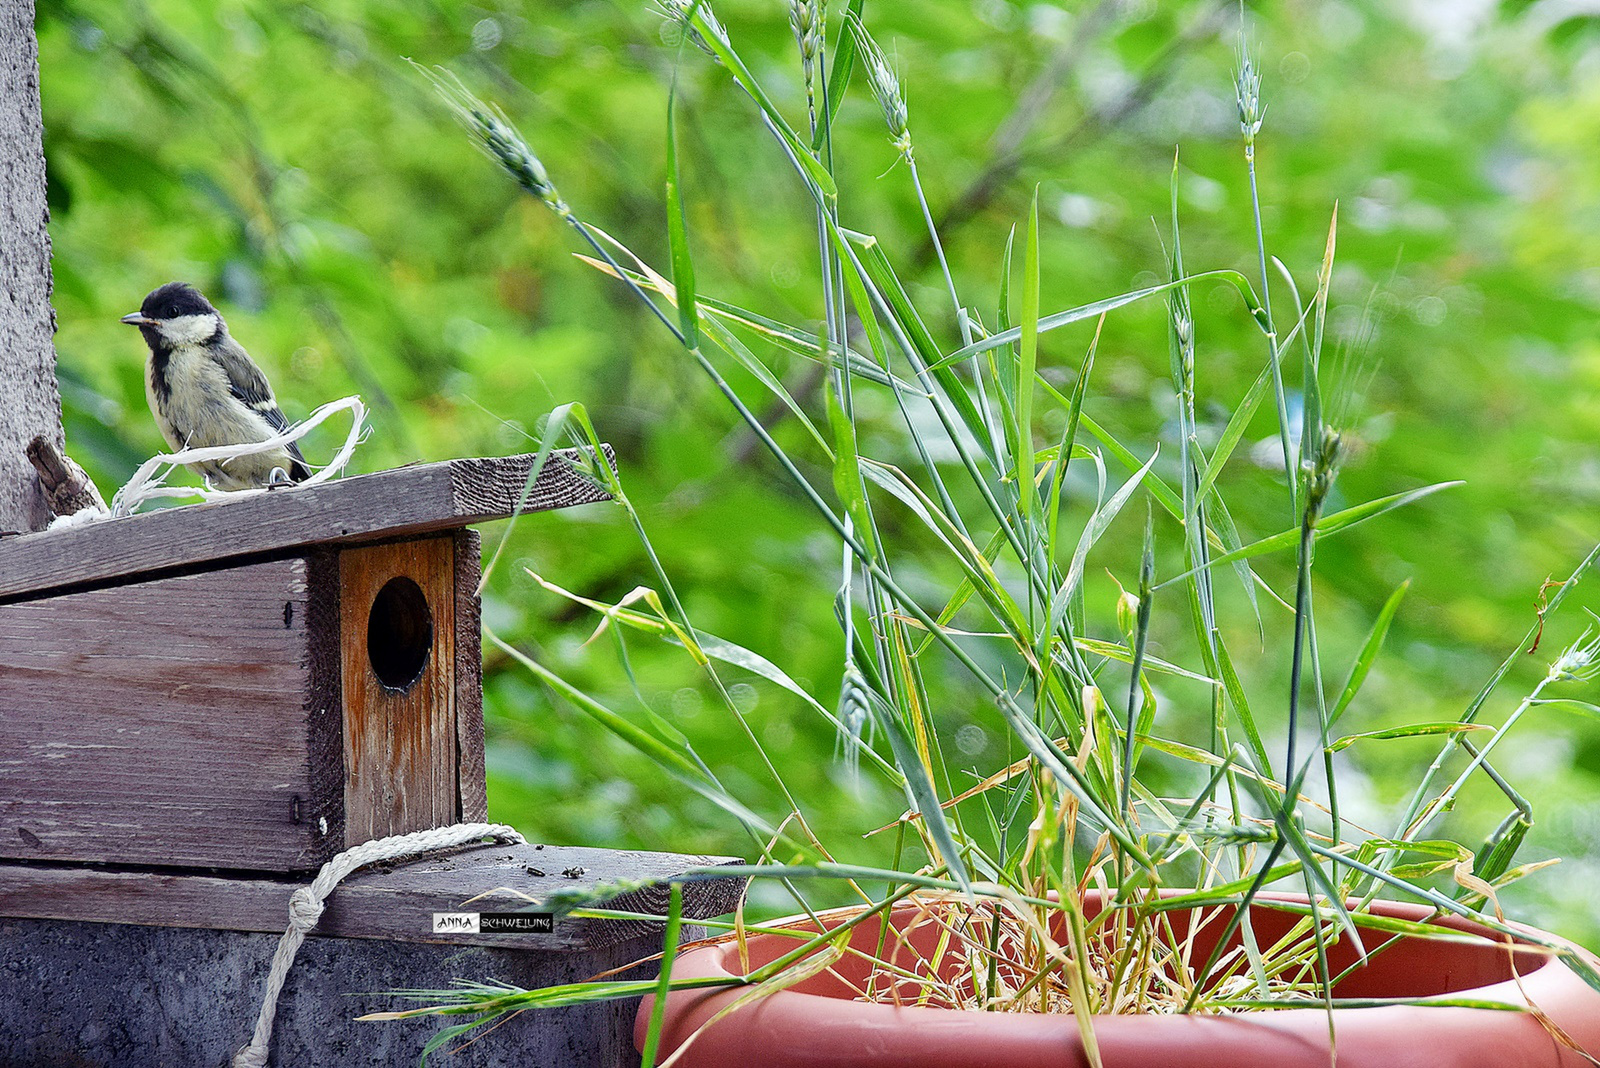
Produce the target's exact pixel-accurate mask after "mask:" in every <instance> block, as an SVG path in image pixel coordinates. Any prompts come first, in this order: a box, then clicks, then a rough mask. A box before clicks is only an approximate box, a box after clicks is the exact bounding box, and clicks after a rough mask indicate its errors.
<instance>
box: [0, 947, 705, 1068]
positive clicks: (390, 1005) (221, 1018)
mask: <svg viewBox="0 0 1600 1068" xmlns="http://www.w3.org/2000/svg"><path fill="white" fill-rule="evenodd" d="M280 934H282V932H281V931H280V932H278V933H277V934H264V933H256V932H241V931H208V930H197V929H195V928H185V927H148V926H137V925H134V924H117V923H73V922H70V921H62V920H0V947H4V948H3V949H0V961H3V965H0V1064H3V1065H5V1066H6V1068H45V1066H48V1068H69V1066H70V1068H155V1066H173V1068H220V1066H223V1065H227V1064H231V1063H232V1059H233V1056H234V1054H235V1053H236V1052H237V1051H238V1049H239V1047H240V1046H242V1045H244V1043H245V1042H247V1041H248V1040H249V1038H250V1034H251V1031H252V1030H253V1029H254V1027H255V1024H256V1012H257V1011H258V1010H259V1009H260V1007H261V995H262V992H263V990H265V988H266V983H267V973H268V969H269V966H270V964H271V961H272V955H273V952H274V950H276V949H277V945H278V937H279V935H280ZM697 936H698V932H697V930H696V928H695V927H694V925H692V924H686V925H685V927H684V937H685V938H686V939H692V938H695V937H697ZM660 952H661V936H660V935H659V934H658V935H656V936H655V937H654V938H648V937H647V938H640V939H636V940H634V941H632V942H619V943H617V944H616V945H612V946H607V947H605V948H604V949H601V950H597V951H594V952H591V953H541V952H538V951H529V950H525V949H515V948H495V947H485V946H451V945H416V944H408V943H404V942H380V941H370V940H365V939H357V938H317V937H315V936H313V937H312V938H311V939H309V940H308V941H307V942H306V943H305V945H303V946H302V947H301V948H300V952H299V954H298V955H296V957H295V961H294V968H293V969H292V970H291V971H290V972H289V981H288V982H287V983H286V984H285V986H284V988H283V993H282V995H281V996H280V998H279V1000H278V1004H277V1009H278V1011H277V1020H276V1023H275V1025H274V1026H273V1029H272V1056H271V1058H270V1061H269V1063H271V1064H272V1065H275V1066H295V1068H298V1066H304V1068H346V1066H351V1068H353V1066H357V1065H359V1066H360V1068H417V1065H418V1063H419V1058H420V1057H421V1054H422V1050H423V1048H424V1046H426V1045H427V1043H428V1040H429V1039H431V1038H433V1037H434V1036H436V1035H437V1034H438V1033H439V1032H440V1031H441V1030H442V1029H443V1028H444V1027H446V1026H448V1025H449V1023H452V1022H455V1021H454V1020H451V1019H446V1020H443V1021H441V1020H440V1019H439V1018H438V1017H423V1018H420V1019H413V1020H399V1021H394V1022H389V1023H363V1022H360V1021H358V1020H357V1019H356V1017H358V1016H360V1015H362V1014H363V1013H368V1012H377V1011H380V1010H385V1009H400V1008H410V1007H412V1006H413V1005H414V1004H415V1003H414V1002H407V1001H402V1000H401V999H399V998H395V997H391V996H387V995H386V994H385V993H384V991H389V990H398V989H403V988H423V989H430V990H441V989H445V988H447V987H449V986H450V985H451V983H452V981H453V980H455V979H460V978H468V979H491V978H492V979H494V980H497V981H500V982H505V983H512V984H515V985H517V986H520V987H523V988H526V989H530V990H532V989H538V988H541V987H548V986H556V985H564V984H566V983H577V982H582V981H583V980H585V979H589V978H592V977H593V976H595V975H598V974H601V973H609V972H611V971H612V970H613V969H626V972H625V977H626V978H629V979H649V978H652V977H653V976H654V975H655V974H657V970H656V968H655V966H654V965H653V964H651V963H648V961H649V959H650V958H651V957H652V956H653V955H654V954H657V953H660ZM637 961H646V962H647V963H644V964H641V965H638V966H637V967H631V968H630V967H628V966H629V965H630V964H633V963H634V962H637ZM620 977H623V976H619V978H620ZM638 1009H639V999H637V998H623V999H618V1000H615V1001H602V1002H592V1003H589V1004H585V1005H571V1006H567V1007H566V1008H558V1009H541V1010H540V1011H538V1012H526V1013H522V1014H520V1015H516V1016H513V1017H510V1018H508V1019H502V1020H500V1021H498V1022H497V1023H496V1024H495V1025H494V1026H493V1027H491V1028H486V1029H485V1030H484V1031H482V1032H478V1033H475V1034H473V1035H472V1036H470V1037H469V1038H466V1039H463V1040H461V1041H457V1042H452V1043H448V1044H447V1045H446V1046H445V1047H444V1048H443V1049H441V1050H439V1051H437V1052H436V1053H435V1054H434V1055H433V1056H431V1057H430V1058H428V1062H427V1063H428V1064H430V1065H434V1066H437V1068H444V1066H448V1068H639V1054H638V1053H637V1052H636V1051H635V1050H634V1048H633V1022H634V1015H635V1014H636V1013H637V1012H638Z"/></svg>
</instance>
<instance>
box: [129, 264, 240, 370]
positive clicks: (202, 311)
mask: <svg viewBox="0 0 1600 1068" xmlns="http://www.w3.org/2000/svg"><path fill="white" fill-rule="evenodd" d="M122 321H123V322H125V323H127V324H128V325H129V326H137V327H138V328H139V333H141V334H143V335H144V340H145V343H146V344H148V345H149V346H150V351H151V352H152V353H153V354H154V355H155V356H157V357H158V358H160V357H162V356H164V354H165V353H167V352H169V351H171V350H172V349H174V348H177V347H179V346H183V345H194V344H206V343H209V342H213V341H215V340H216V339H217V338H218V337H220V336H221V335H222V334H224V333H225V332H226V330H227V326H226V324H224V323H223V321H222V316H220V315H218V314H217V309H215V308H213V307H212V306H211V302H210V301H209V300H207V299H206V298H205V297H203V296H201V294H200V291H199V290H198V289H196V288H195V287H194V286H192V285H190V284H189V283H187V282H168V283H167V284H166V285H164V286H161V287H160V288H159V289H153V290H151V291H150V295H149V296H147V297H145V298H144V304H142V305H141V306H140V307H139V310H138V311H136V312H134V313H133V314H132V315H124V316H123V317H122Z"/></svg>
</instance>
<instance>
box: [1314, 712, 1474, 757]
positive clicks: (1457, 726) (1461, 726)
mask: <svg viewBox="0 0 1600 1068" xmlns="http://www.w3.org/2000/svg"><path fill="white" fill-rule="evenodd" d="M1493 729H1494V728H1492V727H1490V726H1488V725H1487V724H1483V723H1457V722H1456V721H1455V720H1449V721H1446V722H1442V723H1441V722H1433V723H1409V724H1407V725H1406V726H1404V727H1385V728H1384V729H1383V730H1378V731H1362V732H1361V733H1360V734H1347V735H1345V736H1344V737H1343V738H1339V739H1336V740H1335V741H1334V742H1333V743H1332V744H1331V745H1329V746H1328V749H1329V750H1330V751H1331V752H1335V753H1337V752H1339V750H1341V749H1348V748H1350V747H1351V746H1352V745H1354V744H1355V743H1357V742H1359V741H1362V740H1363V739H1366V738H1372V739H1381V738H1425V737H1432V736H1435V735H1440V734H1465V733H1467V732H1469V731H1487V730H1493Z"/></svg>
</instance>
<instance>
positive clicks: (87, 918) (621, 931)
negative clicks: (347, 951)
mask: <svg viewBox="0 0 1600 1068" xmlns="http://www.w3.org/2000/svg"><path fill="white" fill-rule="evenodd" d="M481 848H483V849H485V850H491V851H496V852H500V853H504V852H505V851H506V850H507V849H510V850H513V851H515V854H516V856H517V857H518V863H520V862H521V860H522V858H524V857H526V858H532V859H535V860H540V862H541V863H545V862H548V863H552V864H556V863H571V862H573V860H574V858H578V859H588V860H590V863H591V864H596V865H597V866H598V864H599V862H598V861H596V860H595V859H594V858H602V860H603V859H605V858H607V857H609V858H613V860H614V861H615V860H627V859H639V858H641V856H644V857H648V858H649V859H650V860H652V861H653V862H654V863H653V865H652V866H654V867H656V868H658V869H659V870H656V871H652V872H649V873H648V875H647V877H649V878H653V879H667V878H670V877H671V876H672V874H673V872H672V870H671V869H673V868H677V869H678V870H687V869H689V868H691V867H699V866H703V865H707V864H738V863H742V861H740V860H738V859H737V858H728V857H695V856H676V855H673V854H646V855H641V854H636V853H617V852H615V851H610V850H601V849H580V848H566V849H557V848H555V847H552V848H551V849H550V850H548V851H543V850H540V847H536V846H511V847H507V846H485V847H481ZM454 855H456V856H459V855H460V854H454ZM545 857H548V858H550V859H549V860H548V861H545V860H543V859H542V858H545ZM576 867H582V865H576ZM613 870H615V869H613ZM460 874H461V879H460V885H459V888H458V889H453V890H452V891H450V892H444V891H443V890H441V889H440V888H439V886H438V885H428V886H426V887H422V888H417V887H414V886H410V885H408V884H409V883H410V882H412V881H413V880H409V879H408V877H407V868H406V866H405V865H399V866H396V867H394V868H392V869H387V870H374V869H367V870H366V871H364V872H360V873H357V874H356V875H354V876H351V879H350V881H348V882H346V883H345V884H343V885H341V886H340V887H338V888H336V889H335V890H334V892H333V894H332V895H331V896H330V897H329V898H328V900H327V903H326V911H325V912H324V913H323V915H322V918H321V920H320V922H319V923H318V925H317V926H316V927H315V928H314V929H312V931H311V932H310V935H311V936H312V937H322V938H364V939H380V940H386V941H394V942H421V943H432V944H445V945H473V946H493V947H497V948H502V949H529V950H540V951H546V952H580V951H587V950H593V949H598V948H602V947H604V946H609V945H616V944H618V943H621V942H626V941H630V940H632V939H635V938H638V937H640V936H642V935H648V934H652V933H657V932H660V931H663V930H664V929H665V916H664V914H665V912H666V901H667V897H668V895H667V891H666V888H665V885H664V884H662V883H655V884H653V885H652V886H648V887H644V888H641V889H636V890H632V891H629V892H628V893H626V894H623V895H621V896H619V897H617V898H614V899H613V901H614V903H615V907H616V908H618V909H622V910H626V911H640V912H648V913H659V914H662V915H663V922H661V923H651V922H645V921H632V920H629V921H619V920H601V919H570V918H558V919H557V921H556V928H555V931H554V932H553V933H549V934H481V933H470V932H456V933H450V934H434V933H433V931H432V923H431V921H432V914H433V913H434V912H457V911H495V910H500V911H507V912H509V911H515V910H516V909H518V908H528V907H529V905H528V902H527V901H526V900H521V899H518V898H516V897H514V896H508V895H505V894H503V893H502V894H500V895H494V894H492V891H493V890H494V888H493V887H492V886H489V885H486V882H485V879H484V877H483V876H472V875H470V874H469V873H467V872H462V873H460ZM554 878H557V876H556V875H552V879H554ZM306 881H309V880H306ZM438 882H439V880H438V879H437V878H434V879H433V880H432V883H433V884H437V883H438ZM745 884H746V880H745V879H743V878H741V877H733V876H730V877H728V878H724V879H700V880H696V881H694V882H690V883H687V884H685V887H684V916H685V918H687V919H692V920H703V919H710V918H712V917H715V916H721V915H726V914H727V913H729V912H732V911H733V910H734V909H735V908H736V907H737V906H738V902H739V900H740V899H741V897H742V896H743V894H744V889H745ZM303 885H305V881H297V880H292V879H290V880H285V879H282V878H276V879H269V878H251V877H246V876H241V877H228V876H221V875H202V874H188V873H174V872H172V871H171V870H165V871H136V870H120V871H112V870H106V869H103V868H95V867H86V866H45V865H31V864H11V863H4V862H0V924H3V923H4V921H5V920H6V919H30V920H64V921H73V922H88V923H123V924H135V925H141V926H155V927H192V928H200V929H208V930H224V931H249V932H257V933H267V934H275V933H282V931H283V930H284V928H285V927H286V926H287V925H288V915H289V913H288V909H289V898H290V895H292V894H293V893H294V891H295V890H296V889H298V888H299V887H301V886H303ZM583 885H584V884H583V882H582V881H573V882H572V883H571V886H570V888H571V889H582V888H583ZM563 888H567V887H566V886H565V885H563ZM486 892H491V893H490V896H487V897H486V896H485V894H486Z"/></svg>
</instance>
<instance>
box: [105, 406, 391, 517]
mask: <svg viewBox="0 0 1600 1068" xmlns="http://www.w3.org/2000/svg"><path fill="white" fill-rule="evenodd" d="M343 411H348V412H349V413H350V433H349V434H348V435H346V436H345V440H344V445H343V446H341V447H340V449H339V451H338V452H337V453H335V454H334V457H333V459H332V460H330V461H328V463H327V464H326V465H324V466H323V467H321V468H320V469H318V470H317V472H316V473H315V474H313V475H312V476H311V477H310V478H308V479H306V480H305V481H304V482H299V483H296V484H297V485H300V486H315V485H317V484H318V483H321V482H326V481H328V480H329V479H331V478H335V477H337V476H338V474H339V473H340V472H341V471H343V470H344V469H345V466H346V465H347V464H349V463H350V457H351V456H352V455H354V453H355V451H356V446H357V445H360V444H361V443H362V442H363V441H365V440H366V438H367V406H366V405H365V404H363V403H362V402H361V398H360V397H358V396H349V397H345V398H344V399H342V400H336V401H329V402H328V403H327V404H324V405H323V406H322V407H320V408H318V409H317V410H316V411H314V412H312V413H311V414H310V415H309V416H307V417H306V418H305V419H304V420H302V421H301V422H298V423H296V424H294V425H293V426H291V427H290V428H289V429H288V430H285V431H283V432H282V433H281V434H274V435H273V436H272V437H270V438H267V439H266V440H265V441H250V442H243V443H240V444H237V445H212V446H208V447H206V448H203V449H179V450H178V451H177V452H173V453H158V454H157V455H155V456H152V457H150V459H148V460H146V461H145V462H144V463H142V464H140V465H139V470H137V471H135V472H134V473H133V477H132V478H130V479H129V480H128V484H127V485H125V486H123V487H122V488H121V489H119V490H118V491H117V492H116V495H115V496H114V497H112V498H111V514H112V515H113V516H126V515H132V514H133V513H134V512H136V511H138V510H139V506H140V505H142V504H144V503H145V502H146V501H149V500H154V499H155V498H157V497H199V498H200V499H202V500H207V501H213V500H221V499H224V498H234V497H238V496H241V495H243V494H247V493H267V492H270V491H269V490H266V489H247V490H219V489H210V488H202V487H199V486H167V485H165V484H164V483H165V482H166V479H167V475H169V474H171V472H172V470H173V469H174V468H176V467H177V466H179V465H180V464H193V463H200V462H202V461H207V460H224V461H226V460H231V459H233V458H234V457H236V456H252V455H254V454H256V453H258V452H271V451H272V450H274V449H281V448H283V447H284V446H285V445H288V444H289V443H290V442H292V441H299V440H300V439H301V438H303V437H305V436H306V435H307V434H309V433H310V432H311V431H312V430H313V429H314V428H316V427H318V426H320V425H321V424H322V423H323V422H324V421H326V420H327V419H328V418H329V417H330V416H332V415H335V414H337V413H339V412H343ZM307 466H310V465H307Z"/></svg>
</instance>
